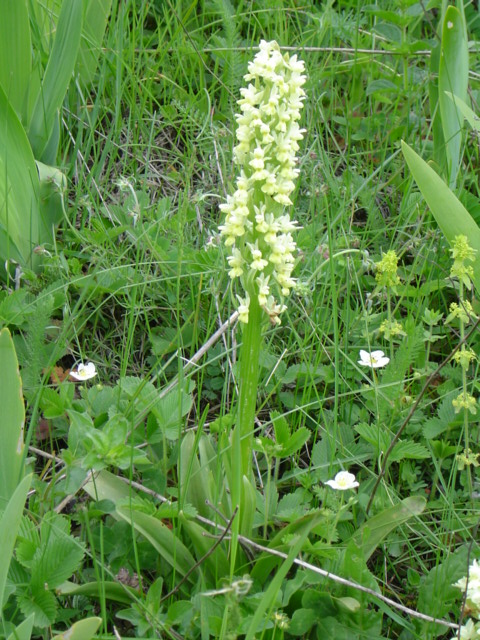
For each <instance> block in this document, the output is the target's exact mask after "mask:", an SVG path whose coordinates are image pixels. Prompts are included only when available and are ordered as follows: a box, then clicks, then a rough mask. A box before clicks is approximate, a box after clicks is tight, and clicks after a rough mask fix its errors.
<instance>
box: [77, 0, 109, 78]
mask: <svg viewBox="0 0 480 640" xmlns="http://www.w3.org/2000/svg"><path fill="white" fill-rule="evenodd" d="M111 6H112V0H87V2H84V17H83V31H82V37H81V40H80V48H79V51H78V59H77V66H76V71H77V73H78V75H79V76H80V80H81V82H82V83H83V84H85V85H89V84H91V83H92V81H93V78H94V74H95V71H96V69H97V63H98V58H99V55H100V51H101V46H102V42H103V36H104V34H105V28H106V26H107V20H108V16H109V14H110V9H111Z"/></svg>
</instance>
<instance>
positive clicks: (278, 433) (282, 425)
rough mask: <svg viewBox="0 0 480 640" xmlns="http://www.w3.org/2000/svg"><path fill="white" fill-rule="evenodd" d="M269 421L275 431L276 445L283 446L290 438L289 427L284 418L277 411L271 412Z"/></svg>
mask: <svg viewBox="0 0 480 640" xmlns="http://www.w3.org/2000/svg"><path fill="white" fill-rule="evenodd" d="M270 420H271V421H272V424H273V429H274V431H275V441H276V442H277V444H280V445H282V446H285V445H286V444H287V443H288V440H289V438H290V426H289V424H288V422H287V420H286V418H285V416H283V415H282V414H281V413H279V412H278V411H271V412H270Z"/></svg>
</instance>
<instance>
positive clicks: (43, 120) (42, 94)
mask: <svg viewBox="0 0 480 640" xmlns="http://www.w3.org/2000/svg"><path fill="white" fill-rule="evenodd" d="M82 4H83V3H82V0H70V2H63V3H62V8H61V11H60V16H59V18H58V23H57V29H56V33H55V41H54V43H53V47H52V51H51V53H50V57H49V59H48V63H47V67H46V69H45V75H44V78H43V82H42V86H41V87H40V91H39V94H38V96H37V98H36V102H35V106H34V108H33V114H32V119H31V122H30V125H29V129H28V137H29V139H30V142H31V145H32V149H33V152H34V154H35V157H36V158H37V159H38V160H42V161H46V162H47V164H54V162H55V158H53V159H52V158H44V155H43V154H44V150H45V148H46V147H47V144H48V141H49V139H50V136H51V135H52V133H53V129H54V124H55V117H56V115H57V111H58V109H59V108H60V107H61V105H62V103H63V100H64V98H65V93H66V91H67V88H68V85H69V83H70V80H71V78H72V74H73V69H74V67H75V62H76V59H77V53H78V47H79V44H80V35H81V32H82V13H83V6H82Z"/></svg>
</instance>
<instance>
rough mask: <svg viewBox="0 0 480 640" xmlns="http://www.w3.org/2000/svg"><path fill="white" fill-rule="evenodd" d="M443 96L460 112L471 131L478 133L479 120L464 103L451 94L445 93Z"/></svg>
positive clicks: (479, 127) (479, 128) (479, 130)
mask: <svg viewBox="0 0 480 640" xmlns="http://www.w3.org/2000/svg"><path fill="white" fill-rule="evenodd" d="M445 95H446V96H447V98H449V100H451V101H452V102H454V103H455V105H456V107H457V109H458V110H459V111H460V112H461V114H462V115H463V117H464V118H465V119H466V120H467V122H468V124H469V125H470V126H471V127H472V129H475V131H477V132H479V133H480V118H479V117H478V116H477V114H476V113H475V111H473V110H472V109H470V107H469V106H468V104H467V103H466V102H464V101H463V100H462V99H461V98H459V97H458V96H455V95H453V93H450V92H449V91H446V92H445Z"/></svg>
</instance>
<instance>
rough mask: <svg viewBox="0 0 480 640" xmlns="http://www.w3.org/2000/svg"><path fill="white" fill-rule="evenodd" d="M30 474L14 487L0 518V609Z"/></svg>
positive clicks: (30, 478)
mask: <svg viewBox="0 0 480 640" xmlns="http://www.w3.org/2000/svg"><path fill="white" fill-rule="evenodd" d="M31 480H32V476H26V477H25V478H23V480H22V481H21V482H20V484H19V485H18V487H17V488H16V489H15V491H14V493H13V495H12V497H11V498H10V500H9V502H8V504H7V506H6V509H5V511H4V512H3V514H2V517H1V518H0V549H1V550H2V553H0V611H1V610H2V605H3V598H4V593H5V585H6V582H7V574H8V568H9V566H10V560H11V558H12V554H13V548H14V546H15V540H16V538H17V533H18V529H19V527H20V521H21V517H22V514H23V507H24V506H25V500H26V499H27V493H28V490H29V489H30V483H31Z"/></svg>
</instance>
